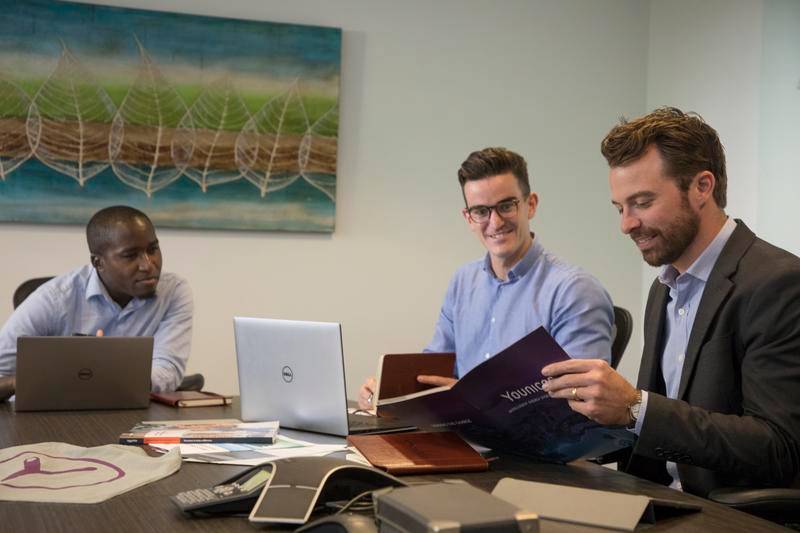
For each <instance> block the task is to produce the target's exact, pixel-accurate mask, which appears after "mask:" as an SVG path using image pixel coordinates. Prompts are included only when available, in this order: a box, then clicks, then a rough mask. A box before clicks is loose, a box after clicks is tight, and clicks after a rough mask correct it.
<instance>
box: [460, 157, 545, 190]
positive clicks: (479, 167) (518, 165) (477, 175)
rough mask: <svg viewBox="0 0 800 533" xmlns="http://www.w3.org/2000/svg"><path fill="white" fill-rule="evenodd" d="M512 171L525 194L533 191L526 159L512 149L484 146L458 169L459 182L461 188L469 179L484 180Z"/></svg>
mask: <svg viewBox="0 0 800 533" xmlns="http://www.w3.org/2000/svg"><path fill="white" fill-rule="evenodd" d="M509 172H510V173H512V174H513V175H514V177H516V178H517V183H518V184H519V188H520V189H521V190H522V194H523V196H525V197H527V196H528V195H529V194H530V193H531V184H530V182H529V181H528V165H527V163H525V159H524V158H523V157H522V156H521V155H519V154H517V153H515V152H512V151H511V150H508V149H506V148H502V147H491V148H484V149H483V150H479V151H477V152H472V153H471V154H469V157H467V159H466V160H465V161H464V162H463V163H461V168H459V169H458V183H460V184H461V190H462V191H463V190H464V184H465V183H467V182H468V181H475V180H482V179H485V178H489V177H492V176H498V175H500V174H507V173H509Z"/></svg>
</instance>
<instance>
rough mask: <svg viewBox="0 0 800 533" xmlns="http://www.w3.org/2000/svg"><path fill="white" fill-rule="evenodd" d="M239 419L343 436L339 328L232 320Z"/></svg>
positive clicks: (325, 324) (322, 324) (344, 395)
mask: <svg viewBox="0 0 800 533" xmlns="http://www.w3.org/2000/svg"><path fill="white" fill-rule="evenodd" d="M233 329H234V336H235V337H236V362H237V364H238V367H239V394H240V396H241V405H242V420H244V421H255V420H278V421H280V424H281V427H286V428H292V429H301V430H305V431H316V432H318V433H329V434H331V435H341V436H345V435H347V429H348V425H347V392H346V390H345V377H344V359H343V355H342V328H341V326H340V325H339V324H336V323H328V322H296V321H291V320H272V319H266V318H246V317H235V318H234V319H233Z"/></svg>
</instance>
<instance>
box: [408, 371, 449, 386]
mask: <svg viewBox="0 0 800 533" xmlns="http://www.w3.org/2000/svg"><path fill="white" fill-rule="evenodd" d="M417 381H418V382H419V383H422V384H424V385H433V386H434V387H443V386H445V385H447V386H450V385H453V384H454V383H455V382H456V381H458V380H457V379H456V378H446V377H443V376H428V375H426V374H420V375H419V376H417Z"/></svg>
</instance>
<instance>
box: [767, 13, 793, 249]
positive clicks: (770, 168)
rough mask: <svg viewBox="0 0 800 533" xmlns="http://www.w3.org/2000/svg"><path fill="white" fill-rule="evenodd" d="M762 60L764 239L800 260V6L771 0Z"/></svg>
mask: <svg viewBox="0 0 800 533" xmlns="http://www.w3.org/2000/svg"><path fill="white" fill-rule="evenodd" d="M763 42H764V46H763V51H762V59H761V98H760V103H761V121H760V125H761V127H760V139H759V140H760V144H759V148H760V152H759V162H760V169H761V179H760V181H759V189H758V216H759V220H758V223H759V230H760V233H761V236H762V237H764V238H765V239H767V240H769V241H770V242H772V243H774V244H776V245H778V246H780V247H782V248H785V249H787V250H789V251H790V252H792V253H794V254H796V255H800V236H798V229H799V228H800V209H798V205H800V2H798V1H797V0H766V1H765V3H764V41H763Z"/></svg>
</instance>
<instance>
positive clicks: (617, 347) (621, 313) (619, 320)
mask: <svg viewBox="0 0 800 533" xmlns="http://www.w3.org/2000/svg"><path fill="white" fill-rule="evenodd" d="M614 330H615V332H614V342H613V343H611V367H612V368H617V365H619V361H620V359H622V354H624V353H625V347H626V346H628V341H629V340H631V333H632V332H633V316H631V313H630V311H628V310H627V309H624V308H622V307H617V306H616V305H615V306H614Z"/></svg>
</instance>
